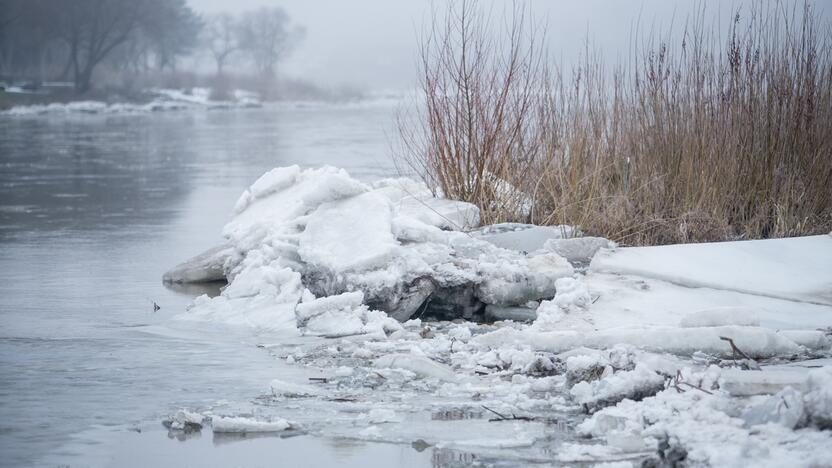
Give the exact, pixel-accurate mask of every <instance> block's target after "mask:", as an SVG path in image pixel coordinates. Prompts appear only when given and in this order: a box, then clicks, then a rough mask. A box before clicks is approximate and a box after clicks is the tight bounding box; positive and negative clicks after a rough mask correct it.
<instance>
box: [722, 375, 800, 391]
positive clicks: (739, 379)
mask: <svg viewBox="0 0 832 468" xmlns="http://www.w3.org/2000/svg"><path fill="white" fill-rule="evenodd" d="M719 387H720V388H721V389H722V390H725V391H726V392H728V393H729V394H731V395H733V396H751V395H771V394H775V393H778V392H780V391H781V390H783V389H785V388H786V387H792V388H794V389H797V390H804V389H805V388H806V373H805V371H804V370H803V369H764V370H740V369H723V370H722V372H721V373H720V377H719Z"/></svg>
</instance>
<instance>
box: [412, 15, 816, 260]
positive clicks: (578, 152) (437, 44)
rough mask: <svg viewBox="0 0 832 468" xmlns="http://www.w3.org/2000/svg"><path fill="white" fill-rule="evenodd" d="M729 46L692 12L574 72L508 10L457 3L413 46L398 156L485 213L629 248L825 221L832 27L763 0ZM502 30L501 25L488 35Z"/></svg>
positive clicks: (764, 233) (784, 232) (782, 231)
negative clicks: (675, 36) (409, 114)
mask: <svg viewBox="0 0 832 468" xmlns="http://www.w3.org/2000/svg"><path fill="white" fill-rule="evenodd" d="M745 14H746V16H747V17H745V18H741V17H740V15H739V13H737V14H736V15H735V16H734V21H733V26H732V27H731V30H730V34H729V36H728V39H727V41H725V42H724V43H721V42H720V41H719V40H718V39H716V38H717V37H718V34H717V33H716V30H715V29H714V28H712V27H706V26H705V24H706V21H705V12H704V11H702V12H701V13H700V16H699V17H698V18H695V19H693V20H692V21H690V22H689V26H687V27H686V29H685V30H684V34H683V35H682V40H681V43H680V44H678V45H675V46H674V45H671V44H669V43H668V42H667V41H658V40H655V39H654V38H648V40H647V41H646V42H645V43H644V44H640V45H639V47H636V48H634V49H633V51H632V54H631V56H630V57H629V59H628V60H627V61H626V62H625V63H624V64H622V65H617V66H614V67H613V66H608V65H606V64H605V63H604V62H603V60H602V59H601V57H599V56H597V55H594V54H592V52H591V51H589V50H588V51H587V53H586V54H585V57H584V60H583V61H582V63H581V64H580V65H578V66H576V67H574V68H573V69H572V71H571V72H570V74H569V75H568V76H565V73H563V71H562V70H561V69H560V67H558V66H557V64H556V63H552V62H551V61H548V60H546V57H547V56H546V55H545V50H544V48H543V47H542V44H543V40H542V37H543V36H542V35H541V34H540V28H539V27H537V26H534V27H532V26H530V25H529V24H528V22H527V18H528V14H527V12H526V10H523V9H517V10H515V11H514V15H513V17H512V20H511V21H510V22H509V24H508V25H507V26H506V27H505V28H503V29H501V30H499V31H497V33H495V31H494V28H491V24H492V21H493V20H492V18H491V15H488V14H483V13H482V10H481V9H479V8H477V5H476V4H475V3H472V2H469V1H464V2H462V3H461V4H459V5H458V6H457V7H451V8H450V10H449V12H448V14H447V16H445V19H444V21H443V22H441V23H440V24H438V25H436V24H435V25H434V28H433V29H432V31H431V34H429V35H428V36H427V37H426V39H425V41H424V42H423V48H422V51H421V55H420V58H421V67H422V73H423V77H422V97H423V98H424V100H425V101H424V103H422V105H421V106H420V108H419V109H418V110H417V112H416V115H417V118H416V120H415V122H416V123H417V125H412V123H413V121H410V120H407V119H405V118H402V119H400V121H399V122H400V125H399V127H400V134H401V140H402V142H403V146H402V148H403V150H404V151H403V152H402V153H401V154H400V156H401V159H402V161H404V162H406V163H407V164H409V166H410V167H411V168H412V169H414V170H416V171H417V172H419V173H420V174H421V175H422V176H423V177H424V179H425V180H426V182H427V183H428V184H429V185H430V186H432V187H434V188H436V189H437V191H441V192H442V193H444V194H445V195H446V196H448V197H450V198H456V199H461V200H465V201H470V202H473V203H476V204H477V205H478V206H480V208H481V209H482V210H483V214H484V217H483V219H484V222H499V221H509V220H528V221H531V222H535V223H538V224H561V223H571V224H579V225H580V226H582V228H583V230H584V231H585V232H588V233H592V234H596V235H602V236H606V237H609V238H612V239H615V240H618V241H620V242H623V243H625V244H663V243H674V242H701V241H716V240H728V239H741V238H769V237H784V236H795V235H806V234H817V233H825V232H828V231H829V230H830V229H832V190H830V182H832V76H831V75H832V60H830V59H832V57H830V53H831V52H830V51H832V48H830V46H832V38H831V37H830V28H829V25H828V24H826V23H821V21H820V19H819V18H818V17H817V16H816V15H815V14H814V11H813V9H812V8H811V6H810V5H809V4H805V5H804V7H803V8H802V9H799V8H796V9H794V10H792V11H784V9H783V6H782V5H779V4H776V5H775V6H772V7H766V6H755V7H752V8H751V10H750V11H747V12H746V13H745ZM498 29H499V28H498Z"/></svg>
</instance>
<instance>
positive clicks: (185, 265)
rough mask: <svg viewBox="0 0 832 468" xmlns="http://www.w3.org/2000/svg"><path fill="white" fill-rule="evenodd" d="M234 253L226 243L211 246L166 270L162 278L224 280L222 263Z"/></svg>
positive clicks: (203, 281)
mask: <svg viewBox="0 0 832 468" xmlns="http://www.w3.org/2000/svg"><path fill="white" fill-rule="evenodd" d="M233 255H234V249H233V248H232V247H231V246H230V245H228V244H223V245H218V246H216V247H212V248H210V249H208V250H206V251H205V252H202V253H201V254H199V255H197V256H195V257H192V258H190V259H188V260H186V261H184V262H182V263H180V264H179V265H176V266H175V267H173V268H172V269H170V270H169V271H167V272H166V273H165V274H164V276H163V277H162V280H163V281H164V282H166V283H209V282H212V281H225V270H224V265H225V263H226V261H228V259H229V258H231V257H232V256H233Z"/></svg>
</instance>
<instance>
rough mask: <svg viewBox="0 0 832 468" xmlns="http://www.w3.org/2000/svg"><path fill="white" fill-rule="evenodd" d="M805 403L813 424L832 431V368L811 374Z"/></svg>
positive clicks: (811, 372)
mask: <svg viewBox="0 0 832 468" xmlns="http://www.w3.org/2000/svg"><path fill="white" fill-rule="evenodd" d="M803 401H804V404H805V406H806V412H807V413H808V415H809V420H810V421H811V423H812V424H814V425H815V426H817V427H819V428H821V429H832V368H830V367H824V368H822V369H814V370H812V371H810V372H809V377H808V379H807V381H806V395H805V396H804V400H803Z"/></svg>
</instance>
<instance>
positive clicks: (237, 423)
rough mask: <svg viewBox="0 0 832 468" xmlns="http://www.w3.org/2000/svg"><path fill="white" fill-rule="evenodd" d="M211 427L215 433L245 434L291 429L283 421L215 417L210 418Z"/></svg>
mask: <svg viewBox="0 0 832 468" xmlns="http://www.w3.org/2000/svg"><path fill="white" fill-rule="evenodd" d="M211 427H212V428H213V429H214V432H217V433H238V434H245V433H250V432H281V431H285V430H287V429H291V428H292V424H291V423H290V422H289V421H287V420H285V419H277V420H274V421H258V420H256V419H253V418H244V417H222V416H215V417H213V418H211Z"/></svg>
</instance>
